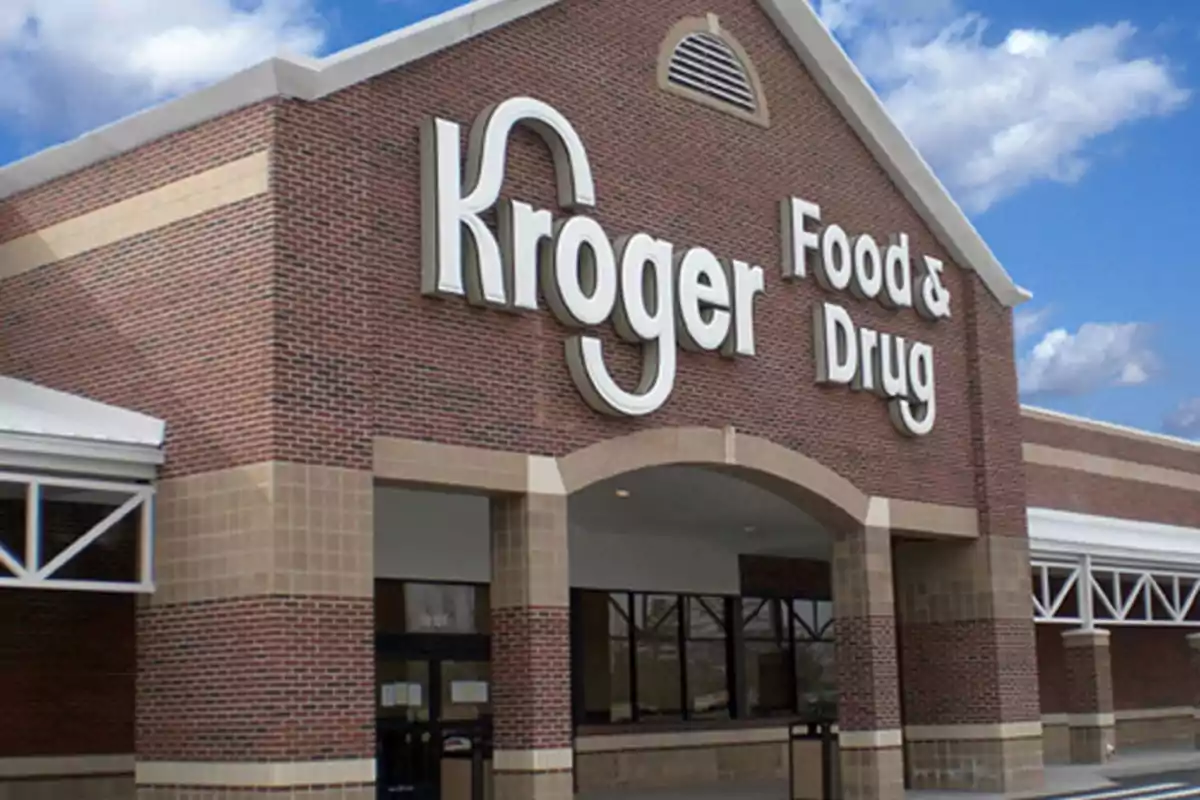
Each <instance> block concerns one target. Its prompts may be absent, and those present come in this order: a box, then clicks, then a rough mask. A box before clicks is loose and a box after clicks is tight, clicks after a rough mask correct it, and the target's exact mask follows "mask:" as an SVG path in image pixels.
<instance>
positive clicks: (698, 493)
mask: <svg viewBox="0 0 1200 800" xmlns="http://www.w3.org/2000/svg"><path fill="white" fill-rule="evenodd" d="M570 520H571V527H572V529H573V530H576V531H584V532H586V531H589V530H592V531H604V532H609V533H621V534H626V535H632V536H655V535H660V536H662V535H666V536H676V537H689V536H691V537H705V538H709V539H720V540H723V541H724V542H726V543H727V544H728V545H729V546H731V547H733V548H735V549H736V551H737V552H742V553H778V554H781V555H783V554H786V555H805V556H810V557H819V556H824V555H826V554H827V553H828V550H829V536H828V534H827V533H826V531H825V529H824V528H823V527H822V526H821V524H820V523H819V522H817V521H816V520H815V519H813V518H812V517H811V516H809V515H808V514H806V513H805V512H804V511H803V510H802V509H800V508H798V507H797V506H796V505H794V504H793V503H791V502H789V501H788V500H785V499H783V498H781V497H779V496H778V495H776V494H774V493H772V492H769V491H767V490H765V489H762V488H760V487H758V486H756V485H754V484H753V483H750V482H749V481H746V480H744V479H742V478H739V477H737V476H735V475H730V474H727V473H724V472H718V471H715V470H710V469H705V468H703V467H693V466H671V467H655V468H652V469H645V470H639V471H638V472H632V473H627V474H625V475H621V476H619V477H617V478H614V479H610V480H608V481H603V482H601V483H598V484H595V485H593V486H590V487H588V488H587V489H584V490H582V491H581V492H579V493H578V494H576V495H574V496H573V497H572V498H571V501H570Z"/></svg>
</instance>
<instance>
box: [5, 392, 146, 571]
mask: <svg viewBox="0 0 1200 800" xmlns="http://www.w3.org/2000/svg"><path fill="white" fill-rule="evenodd" d="M165 436H166V425H165V423H164V422H163V421H162V420H159V419H155V418H154V417H151V416H147V415H146V414H141V413H138V412H136V411H130V410H128V409H124V408H119V407H117V406H112V405H108V404H105V403H100V402H97V401H95V400H89V399H87V398H84V397H79V396H77V395H72V394H68V393H66V392H60V391H56V390H54V389H50V388H47V387H45V386H39V385H37V384H34V383H29V382H27V381H22V380H17V379H15V378H9V377H3V376H0V502H2V503H4V504H6V505H7V506H8V507H9V508H8V511H9V512H10V513H6V514H5V515H4V517H3V520H0V521H2V522H3V523H4V525H2V526H0V588H18V589H59V590H62V589H68V590H77V591H98V592H149V591H153V587H154V578H153V561H154V559H153V542H154V535H153V526H154V517H153V507H152V506H153V499H154V479H155V477H156V476H157V473H158V468H159V467H160V466H161V464H162V463H163V444H164V440H165ZM120 562H127V563H125V564H124V565H121V564H120ZM114 565H116V566H114Z"/></svg>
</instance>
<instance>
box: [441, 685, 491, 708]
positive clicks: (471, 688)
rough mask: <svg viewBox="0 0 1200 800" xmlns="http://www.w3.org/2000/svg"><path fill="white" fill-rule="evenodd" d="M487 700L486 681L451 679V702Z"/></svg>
mask: <svg viewBox="0 0 1200 800" xmlns="http://www.w3.org/2000/svg"><path fill="white" fill-rule="evenodd" d="M487 701H488V685H487V681H451V682H450V702H451V703H463V704H467V703H486V702H487Z"/></svg>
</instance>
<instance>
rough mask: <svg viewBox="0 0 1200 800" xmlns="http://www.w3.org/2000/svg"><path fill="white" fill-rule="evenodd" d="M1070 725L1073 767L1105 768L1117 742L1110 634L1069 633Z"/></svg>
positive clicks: (1065, 647)
mask: <svg viewBox="0 0 1200 800" xmlns="http://www.w3.org/2000/svg"><path fill="white" fill-rule="evenodd" d="M1062 637H1063V660H1064V662H1065V664H1064V667H1065V671H1066V676H1067V681H1066V683H1067V724H1068V726H1069V730H1070V737H1071V763H1073V764H1102V763H1104V762H1105V761H1107V760H1108V753H1109V748H1110V747H1112V746H1113V745H1114V744H1115V742H1116V724H1117V723H1116V719H1115V717H1114V716H1113V687H1112V657H1111V655H1110V648H1109V645H1108V643H1109V632H1108V631H1101V630H1090V631H1089V630H1076V631H1066V632H1064V633H1063V635H1062Z"/></svg>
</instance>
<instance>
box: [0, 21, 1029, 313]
mask: <svg viewBox="0 0 1200 800" xmlns="http://www.w3.org/2000/svg"><path fill="white" fill-rule="evenodd" d="M558 2H559V0H474V1H473V2H469V3H467V4H466V5H463V6H459V7H458V8H455V9H453V10H450V11H447V12H445V13H443V14H439V15H438V16H435V17H430V18H429V19H426V20H424V21H422V22H419V23H417V24H415V25H410V26H409V27H407V28H403V29H401V30H398V31H395V32H394V33H390V34H387V35H385V36H381V37H379V38H377V39H374V40H372V41H369V42H366V43H364V44H361V45H358V46H356V47H352V48H349V49H347V50H343V51H341V52H339V53H335V54H333V55H330V56H328V57H326V58H322V59H308V58H295V57H288V56H284V57H278V58H274V59H271V60H269V61H266V62H263V63H262V64H259V65H258V66H255V67H251V68H250V69H248V70H245V71H243V72H240V73H238V74H236V75H234V76H232V77H230V78H228V79H226V80H224V81H222V82H220V83H217V84H215V85H213V86H209V87H207V88H205V89H201V90H199V91H196V92H193V93H191V94H188V95H185V96H183V97H181V98H178V99H176V100H172V101H170V102H167V103H164V104H162V105H160V106H156V107H154V108H151V109H148V110H146V111H143V112H141V113H139V114H135V115H133V116H131V117H127V118H125V119H123V120H120V121H118V122H115V123H113V124H111V125H107V126H105V127H103V128H99V129H97V130H94V131H92V132H90V133H87V134H85V135H83V136H81V137H80V138H78V139H75V140H74V141H71V142H68V143H66V144H62V145H59V146H57V147H53V148H50V149H48V150H44V151H42V152H40V153H37V154H35V155H33V156H30V157H28V158H26V159H24V160H22V161H17V162H15V163H13V164H10V165H8V166H6V167H4V168H2V169H0V200H3V199H4V198H6V197H10V196H12V195H14V194H16V193H18V192H21V191H24V190H26V189H29V188H31V187H34V186H37V185H38V184H41V183H45V182H46V181H49V180H52V179H54V178H57V177H61V176H63V175H66V174H69V173H71V172H74V171H76V170H79V169H82V168H84V167H86V166H89V165H90V164H94V163H96V162H99V161H102V160H104V159H106V158H109V157H112V156H115V155H118V154H120V153H124V152H127V151H129V150H133V149H135V148H137V147H139V146H141V145H143V144H146V143H148V142H151V141H153V140H155V139H158V138H160V137H162V136H165V135H168V134H170V133H174V132H176V131H180V130H184V129H186V128H190V127H192V126H194V125H197V124H199V123H202V122H204V121H206V120H209V119H213V118H215V117H219V116H222V115H224V114H227V113H229V112H231V111H234V110H236V109H238V108H242V107H245V106H248V105H252V104H254V103H257V102H260V101H262V100H266V99H269V98H272V97H289V98H296V99H301V100H317V99H320V98H322V97H325V96H327V95H330V94H332V93H334V92H337V91H340V90H342V89H345V88H347V87H349V86H353V85H354V84H357V83H361V82H363V81H365V80H368V79H369V78H372V77H375V76H377V75H382V74H384V73H386V72H390V71H392V70H395V69H397V68H399V67H402V66H404V65H405V64H409V63H412V62H414V61H417V60H419V59H421V58H424V57H425V56H428V55H431V54H433V53H437V52H439V51H441V50H445V49H446V48H449V47H452V46H454V45H456V44H458V43H460V42H463V41H466V40H467V39H471V38H473V37H475V36H479V35H481V34H484V33H487V32H488V31H491V30H493V29H495V28H498V27H500V26H502V25H506V24H508V23H509V22H513V21H515V20H517V19H520V18H522V17H525V16H528V15H530V14H533V13H535V12H538V11H541V10H542V9H544V8H548V7H550V6H552V5H555V4H557V3H558ZM757 2H758V3H759V5H760V6H762V8H763V10H764V11H765V12H766V14H767V15H768V16H769V17H770V18H771V20H772V21H773V22H774V23H775V25H776V26H777V27H778V29H779V30H780V32H781V33H782V34H783V36H784V37H785V39H786V40H787V41H788V43H789V44H790V45H791V46H792V48H793V49H794V50H795V51H796V54H797V55H798V56H799V58H800V60H801V61H802V62H803V63H804V65H805V66H806V67H807V68H808V70H809V72H810V73H811V74H812V76H813V78H814V79H815V80H816V81H817V83H818V84H819V85H820V86H821V88H822V89H823V90H824V91H825V93H826V94H827V95H828V96H829V98H830V99H831V100H832V101H833V103H834V104H835V105H836V107H837V108H838V110H839V111H840V112H841V113H842V115H843V116H844V117H845V119H846V121H847V122H848V123H849V124H850V126H851V127H852V128H853V130H854V131H855V132H856V133H857V134H858V136H859V138H860V139H861V140H862V141H863V143H864V144H865V145H866V146H867V148H868V150H869V151H870V152H871V154H872V155H873V156H874V157H875V158H876V160H878V162H879V163H880V164H881V165H882V166H883V167H884V169H885V171H886V172H887V173H888V175H889V176H890V177H891V178H892V180H893V182H895V184H896V186H897V187H899V189H900V191H901V192H902V193H903V195H904V197H905V198H906V199H907V200H908V202H909V203H910V204H911V205H912V206H913V207H914V208H915V209H916V210H917V212H918V213H919V214H920V215H921V217H922V218H923V219H924V221H925V223H926V224H927V225H929V227H930V229H931V230H932V231H933V232H934V235H936V236H937V237H938V239H939V241H941V243H942V245H943V246H944V247H945V248H946V249H947V250H948V251H949V252H950V255H951V257H952V258H953V259H954V261H955V262H956V263H957V264H958V265H959V266H961V267H963V268H964V269H970V270H973V271H974V272H976V273H978V275H979V277H980V278H981V279H982V280H983V282H984V284H985V285H987V287H988V288H989V289H990V290H991V292H992V294H993V295H995V297H996V298H997V299H998V300H999V301H1000V302H1001V303H1003V304H1004V305H1006V306H1009V307H1013V306H1017V305H1019V304H1020V303H1023V302H1025V301H1026V300H1028V299H1029V298H1030V297H1031V295H1030V294H1029V292H1027V291H1026V290H1024V289H1022V288H1021V287H1019V286H1017V285H1016V283H1014V282H1013V280H1012V278H1011V277H1010V276H1009V275H1008V273H1007V272H1006V271H1005V270H1004V267H1003V266H1001V264H1000V262H999V261H998V260H997V259H996V257H995V255H994V254H993V253H992V251H991V250H990V249H989V248H988V246H987V244H986V243H985V242H984V241H983V238H982V237H981V236H980V235H979V233H978V231H976V230H975V227H974V226H973V225H972V224H971V222H970V220H969V219H967V216H966V214H964V213H963V211H962V209H961V208H960V207H959V206H958V204H957V203H956V202H955V201H954V199H953V198H952V197H951V196H950V194H949V192H947V191H946V188H945V187H944V186H943V185H942V183H941V181H939V180H938V178H937V177H936V176H935V175H934V173H933V171H932V170H931V169H930V168H929V165H928V164H927V163H926V162H925V160H924V159H922V158H921V156H920V154H919V153H918V152H917V150H916V148H915V147H914V146H913V144H912V142H910V141H909V140H908V138H907V137H906V136H905V135H904V134H903V133H902V132H901V131H900V129H899V128H898V127H896V124H895V123H894V122H893V121H892V119H891V117H890V116H889V115H888V113H887V111H886V109H885V108H884V106H883V103H882V102H881V101H880V99H879V97H878V96H877V95H876V94H875V92H874V90H873V89H872V88H871V87H870V85H869V84H868V83H867V82H866V80H865V79H864V78H863V76H862V74H861V73H860V72H859V71H858V69H857V68H856V67H855V66H854V64H853V62H851V60H850V58H849V57H848V56H847V55H846V53H845V51H844V50H843V49H842V47H841V46H840V45H839V44H838V43H837V41H836V40H835V39H834V38H833V35H832V34H831V33H830V31H829V29H828V28H826V27H825V24H824V23H823V22H821V19H820V18H819V17H818V16H817V13H816V11H815V10H814V9H813V8H812V6H811V5H810V4H809V2H808V0H757Z"/></svg>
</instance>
